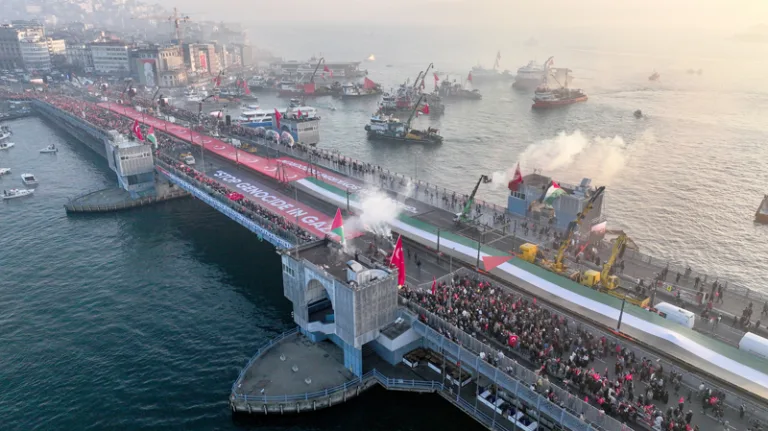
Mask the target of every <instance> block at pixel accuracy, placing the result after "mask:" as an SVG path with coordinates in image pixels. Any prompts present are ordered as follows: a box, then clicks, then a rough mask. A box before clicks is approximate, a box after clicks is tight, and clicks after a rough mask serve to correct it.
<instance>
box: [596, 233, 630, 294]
mask: <svg viewBox="0 0 768 431" xmlns="http://www.w3.org/2000/svg"><path fill="white" fill-rule="evenodd" d="M626 246H627V234H625V233H622V234H621V235H619V236H618V237H617V238H616V241H615V242H614V243H613V250H611V257H609V258H608V261H607V262H605V264H604V265H603V271H602V272H601V273H600V282H601V283H600V285H601V287H602V288H603V289H607V290H613V289H616V288H617V287H619V277H617V276H615V275H609V274H610V273H611V268H612V267H613V264H614V263H616V258H617V257H618V256H620V255H621V256H623V255H624V248H625V247H626Z"/></svg>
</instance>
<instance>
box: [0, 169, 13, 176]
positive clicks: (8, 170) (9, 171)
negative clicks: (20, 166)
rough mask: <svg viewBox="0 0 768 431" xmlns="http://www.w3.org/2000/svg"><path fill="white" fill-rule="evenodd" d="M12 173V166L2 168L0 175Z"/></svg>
mask: <svg viewBox="0 0 768 431" xmlns="http://www.w3.org/2000/svg"><path fill="white" fill-rule="evenodd" d="M10 173H11V168H0V177H2V176H3V175H8V174H10Z"/></svg>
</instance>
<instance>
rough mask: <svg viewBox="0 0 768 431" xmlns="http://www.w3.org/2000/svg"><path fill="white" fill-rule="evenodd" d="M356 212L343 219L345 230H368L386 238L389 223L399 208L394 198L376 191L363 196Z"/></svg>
mask: <svg viewBox="0 0 768 431" xmlns="http://www.w3.org/2000/svg"><path fill="white" fill-rule="evenodd" d="M357 212H358V213H359V215H357V216H355V217H351V218H349V219H348V220H345V221H344V230H345V231H347V232H362V231H369V232H373V233H374V234H376V235H380V236H384V237H387V238H388V237H390V235H391V231H390V228H389V224H390V223H392V222H394V221H395V220H396V219H397V216H398V215H399V214H400V212H401V209H400V208H399V206H398V202H397V201H396V200H394V199H392V198H390V197H389V196H388V195H387V194H386V193H384V192H382V191H376V192H373V193H370V194H368V195H366V196H365V197H363V199H362V200H361V201H360V204H359V208H358V211H357Z"/></svg>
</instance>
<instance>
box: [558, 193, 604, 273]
mask: <svg viewBox="0 0 768 431" xmlns="http://www.w3.org/2000/svg"><path fill="white" fill-rule="evenodd" d="M604 191H605V186H600V187H598V188H597V190H595V192H594V193H593V194H592V196H591V197H590V198H589V200H588V201H587V203H586V205H584V209H582V210H581V212H580V213H578V214H577V215H576V220H574V221H572V222H570V223H569V224H568V231H567V232H566V235H565V238H563V242H561V243H560V248H559V249H558V250H557V254H556V255H555V259H554V261H552V263H551V264H550V265H548V266H549V269H551V270H552V271H554V272H556V273H558V274H560V273H562V272H563V271H565V265H563V258H564V257H565V250H567V249H568V246H569V245H570V244H571V240H572V239H573V233H574V232H575V231H576V229H577V228H578V227H579V226H581V222H582V221H584V218H585V217H586V216H587V214H589V212H590V211H592V206H593V205H594V204H595V201H596V200H597V198H599V197H600V196H601V195H602V194H603V192H604Z"/></svg>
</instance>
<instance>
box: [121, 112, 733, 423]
mask: <svg viewBox="0 0 768 431" xmlns="http://www.w3.org/2000/svg"><path fill="white" fill-rule="evenodd" d="M124 112H125V111H124ZM124 112H123V113H124ZM158 128H159V126H158ZM180 135H181V136H190V135H188V134H186V133H180ZM194 141H195V138H194V136H193V139H192V142H194ZM199 142H202V143H203V145H210V146H211V150H209V151H211V154H210V155H209V156H208V162H207V163H208V164H206V165H205V168H204V169H205V170H204V172H206V173H207V172H208V170H209V169H210V171H211V174H207V175H210V176H211V177H213V178H214V181H220V183H219V184H221V185H222V186H223V185H224V184H242V183H243V179H247V180H248V183H249V184H250V185H256V186H257V187H261V186H263V185H265V184H264V183H265V181H266V183H267V184H266V187H270V186H269V183H272V182H274V183H276V184H278V186H277V188H278V189H279V188H280V187H283V186H279V184H281V181H280V179H279V178H278V176H277V175H276V174H275V173H274V172H275V171H270V170H269V168H270V165H269V164H267V165H266V166H265V168H263V169H262V173H261V174H259V173H258V172H259V169H258V168H256V169H254V173H253V174H250V173H248V172H245V171H243V168H239V167H238V165H239V162H240V158H239V157H240V156H239V153H238V152H237V151H235V153H234V154H227V153H226V152H224V153H222V154H218V155H217V154H215V153H216V151H217V149H216V146H219V144H217V143H216V142H213V141H211V142H206V138H202V137H201V138H200V139H199ZM261 147H263V148H265V151H273V153H272V156H271V157H272V158H273V159H274V160H280V159H281V158H282V157H275V155H277V154H279V153H280V152H281V151H286V153H285V157H286V158H287V157H290V158H291V159H293V160H295V161H291V162H290V163H287V162H288V161H285V159H284V158H283V160H284V162H281V163H282V165H286V166H288V167H289V169H288V170H286V171H285V172H283V173H282V174H283V175H284V176H285V177H289V176H292V175H293V176H294V177H293V178H292V180H295V181H299V180H307V179H310V180H313V181H316V180H317V179H319V178H325V179H329V178H335V180H333V182H335V183H336V184H339V183H345V184H348V185H351V186H353V187H356V188H358V190H359V189H362V188H363V187H362V186H363V185H365V182H366V176H367V175H366V174H362V175H359V177H361V178H358V179H355V178H353V176H350V177H346V179H344V180H342V179H340V177H339V175H342V174H343V173H342V172H339V171H340V170H345V168H341V169H340V168H339V166H338V164H337V163H334V162H333V160H332V159H331V160H328V161H326V162H321V161H322V160H323V159H324V158H323V157H317V156H314V157H306V158H307V159H309V160H315V162H314V164H315V166H318V165H321V163H323V164H327V165H329V166H330V167H328V166H325V167H324V168H325V169H329V171H326V170H323V171H320V170H319V168H312V167H310V166H307V165H302V164H301V163H300V162H299V161H300V160H301V159H302V157H303V156H308V154H304V155H302V154H301V152H299V153H296V151H295V149H290V148H280V147H274V148H270V146H268V145H266V142H265V143H263V144H262V145H261ZM222 150H223V149H221V150H218V151H219V152H220V151H222ZM200 156H201V157H200V158H201V159H202V158H203V157H205V156H203V155H202V154H200ZM232 159H234V160H232ZM225 160H227V162H226V163H224V164H221V161H225ZM258 160H259V159H250V160H248V159H246V160H244V162H245V163H247V164H252V163H255V165H256V166H258V165H260V163H261V162H260V161H258ZM232 161H234V162H235V165H234V170H229V171H228V169H230V168H231V167H232V165H231V163H232ZM245 163H244V164H245ZM333 165H336V168H335V169H336V173H335V174H331V173H330V169H331V168H333ZM227 166H229V168H228V167H227ZM246 166H247V165H246ZM273 166H275V165H273ZM167 168H170V169H173V168H171V167H170V166H167ZM313 169H316V170H315V171H313ZM351 170H352V169H350V171H351ZM222 171H223V172H224V173H225V174H226V175H222V174H221V172H222ZM160 172H161V173H162V170H160ZM182 173H183V171H182ZM217 173H218V178H219V179H218V180H216V179H215V178H216V175H215V174H217ZM267 173H270V174H267ZM307 173H310V174H313V175H310V176H309V178H308V175H307ZM265 174H266V177H265ZM187 175H188V174H187ZM253 175H255V176H253ZM259 175H261V177H260V178H259ZM312 176H314V177H315V178H312ZM368 176H369V177H373V178H374V179H373V181H370V182H372V183H376V180H375V178H376V177H377V176H378V174H372V175H368ZM169 177H170V176H169ZM170 178H172V177H170ZM393 178H394V177H393ZM234 180H237V181H234ZM322 182H323V181H316V182H315V184H316V185H317V184H320V183H322ZM393 182H394V181H391V182H390V184H391V183H393ZM180 186H181V187H183V186H182V185H180ZM272 187H273V189H272V190H273V191H276V190H275V186H272ZM241 190H247V189H241ZM260 190H268V188H264V189H261V188H260ZM311 192H312V188H311V187H308V188H307V189H306V190H301V193H302V194H301V196H299V194H298V193H299V190H298V189H297V190H296V191H295V192H294V193H295V194H296V196H294V198H296V197H298V198H299V199H298V200H299V201H302V202H304V203H308V202H312V206H314V207H315V208H317V209H319V210H320V211H321V212H323V213H325V214H331V213H332V209H333V206H329V205H328V204H327V203H326V204H323V203H322V202H321V201H320V200H319V199H318V195H319V194H318V193H317V190H314V194H315V196H311V195H312V193H311ZM275 194H277V195H278V196H279V192H278V193H275ZM246 196H247V194H246ZM348 196H349V195H348ZM415 196H416V197H417V196H418V193H417V194H416V195H415ZM281 197H283V198H286V199H289V198H288V197H287V196H281ZM352 199H353V200H354V199H356V197H354V196H353V198H352ZM409 199H410V200H409ZM426 200H430V201H434V198H432V199H422V200H419V199H414V198H413V197H412V198H408V199H406V200H405V201H404V204H405V205H406V206H408V207H411V208H415V211H416V215H415V218H416V219H417V220H418V217H419V216H422V218H423V219H424V220H425V221H428V222H430V223H437V224H438V226H440V223H439V221H440V220H445V224H444V225H443V226H444V228H445V234H440V233H438V236H439V237H441V238H445V239H444V241H446V242H448V241H451V240H456V237H454V236H453V235H456V232H451V226H452V223H453V221H452V218H453V211H452V210H451V211H449V210H443V212H442V213H441V212H439V211H438V213H437V214H432V213H434V209H430V208H435V207H434V206H433V205H430V204H427V203H426V202H422V201H426ZM438 200H439V199H438ZM347 205H348V206H349V203H348V204H347ZM480 205H482V204H480ZM353 206H354V204H353ZM446 207H448V208H449V206H447V205H446ZM419 208H421V211H420V210H419ZM452 209H454V208H452ZM427 213H430V214H431V215H427ZM441 214H442V215H441ZM313 224H316V223H315V222H313ZM491 224H492V223H491ZM500 228H501V232H496V233H495V235H497V236H496V237H490V238H493V239H489V240H488V241H486V242H485V244H489V243H494V244H496V245H495V247H498V248H502V249H509V250H515V249H516V248H515V247H516V246H517V245H519V244H520V241H527V239H525V238H519V237H518V236H517V235H518V234H517V233H516V230H517V228H516V227H515V223H505V224H503V225H502V226H500ZM270 230H272V231H274V229H270ZM510 230H511V231H512V232H510ZM488 232H490V233H488ZM478 233H479V232H476V233H475V235H477V234H478ZM493 234H494V233H493V229H489V230H488V231H487V232H486V235H493ZM472 235H473V233H472V232H471V230H470V231H467V232H460V233H459V236H466V237H468V239H470V240H471V239H472ZM521 235H522V233H521ZM321 236H322V235H321V234H319V233H318V234H316V238H318V239H317V240H315V241H321V240H320V239H319V238H320V237H321ZM286 238H287V237H286ZM294 238H295V237H294ZM267 239H268V238H267ZM477 239H480V240H481V241H476V244H480V242H483V241H482V238H477ZM509 239H511V240H512V242H511V243H509V244H505V241H507V240H509ZM354 240H355V241H365V240H366V238H365V235H364V236H363V237H357V238H355V239H354ZM367 240H368V241H371V238H367ZM294 241H295V239H294ZM373 241H376V240H373ZM310 244H311V241H310ZM444 244H445V243H444ZM315 247H317V245H315ZM412 247H413V248H414V250H420V251H421V253H423V254H422V256H423V261H428V259H429V258H428V257H427V256H430V251H429V250H428V249H426V248H423V246H421V245H418V244H417V243H413V244H412ZM481 247H485V246H483V245H481ZM438 248H439V246H438ZM289 249H290V248H289ZM360 249H365V247H360ZM433 259H434V260H435V263H436V264H437V262H440V263H441V264H442V265H445V263H446V262H445V260H446V257H445V255H443V256H440V255H435V256H434V257H433ZM450 259H451V258H450V257H449V262H451V260H450ZM311 260H313V259H310V261H311ZM459 264H460V261H458V260H457V262H456V266H457V267H458V266H459ZM649 264H651V265H645V266H646V271H650V272H651V274H650V275H649V276H650V277H652V276H653V273H652V271H653V269H654V268H653V267H652V262H649ZM321 265H327V264H321ZM414 265H415V262H414ZM414 265H412V266H414ZM421 265H422V264H419V265H415V266H416V269H415V270H413V269H410V270H409V271H408V272H409V274H413V273H414V272H416V273H419V274H421V273H422V270H423V268H422V266H421ZM449 265H451V266H452V262H451V263H450V264H449ZM464 265H467V266H478V267H479V266H480V265H472V264H471V262H464ZM436 267H438V268H439V266H437V265H436ZM629 268H630V267H629V265H627V266H626V267H625V270H624V271H625V273H626V272H627V271H628V270H629ZM640 268H641V266H640V265H638V266H637V268H636V269H635V271H640ZM432 271H433V272H430V273H427V274H424V278H423V279H418V278H417V279H415V280H411V281H412V282H414V283H423V284H431V283H430V282H429V275H435V276H436V277H437V276H439V277H440V278H442V277H444V276H445V274H444V273H443V271H445V269H442V271H441V272H438V271H434V270H432ZM452 272H454V271H453V270H451V269H450V268H449V270H448V273H452ZM410 276H411V277H413V275H410ZM689 276H690V274H689ZM410 284H411V282H409V285H410ZM535 294H536V297H537V298H539V300H540V301H556V299H557V298H554V297H551V296H549V297H548V296H547V295H546V294H542V292H536V293H535ZM396 301H397V300H396ZM561 301H562V300H561ZM405 308H406V309H407V308H408V307H407V306H406V307H405ZM305 311H306V310H305ZM294 313H296V309H295V311H294ZM578 314H582V313H578ZM406 317H407V316H406ZM339 318H340V316H339ZM410 323H411V324H415V326H417V327H418V324H417V323H419V322H414V316H413V315H411V316H410ZM598 323H602V322H599V320H598ZM326 324H327V323H325V324H321V325H326ZM602 324H603V325H604V326H608V327H610V326H611V323H602ZM723 326H725V325H723ZM382 329H383V328H382ZM382 332H386V330H382ZM735 335H736V334H730V335H729V334H724V335H723V337H724V338H726V339H731V340H734V337H735ZM316 341H317V340H316ZM488 349H489V350H488V352H491V351H493V350H492V349H491V348H490V347H489V348H488ZM374 350H375V349H374ZM483 351H484V350H483V349H475V352H474V354H473V355H474V357H475V358H476V357H478V356H477V355H479V354H480V353H482V352H483ZM440 352H441V351H440V350H439V349H437V350H436V351H435V353H436V354H439V353H440ZM405 353H408V352H405ZM278 356H280V355H278ZM436 357H437V356H436ZM347 359H348V358H345V359H344V361H345V364H344V365H345V368H346V366H347V363H346V362H347ZM454 359H459V358H458V357H456V356H454V357H452V358H450V359H449V360H447V361H446V362H450V361H453V360H454ZM281 362H282V361H281ZM360 362H361V363H360V364H359V369H356V368H354V367H353V369H355V371H357V373H356V374H355V375H356V376H358V377H357V378H358V379H359V381H358V384H359V385H363V386H365V385H370V384H373V382H374V380H375V381H376V382H378V383H379V384H380V385H383V386H387V385H389V383H387V382H388V381H389V380H387V379H397V378H402V376H401V375H400V374H398V371H396V370H395V371H392V372H393V373H394V374H390V375H389V376H388V377H387V374H386V372H384V371H381V370H384V369H386V368H381V367H383V366H384V365H381V366H380V367H379V368H376V367H374V368H366V367H365V361H362V360H361V361H360ZM394 362H397V361H394ZM389 365H390V366H395V365H394V364H392V363H390V364H389ZM694 365H699V366H700V365H701V364H694ZM671 366H674V365H671ZM380 368H381V370H380ZM395 368H397V367H395ZM696 368H698V367H696ZM374 370H375V372H373V371H374ZM244 371H245V370H244ZM364 371H365V372H364ZM433 371H434V370H433ZM480 371H482V370H480ZM372 372H373V373H372ZM365 373H372V374H368V377H366V380H365V382H364V381H363V379H362V377H363V376H364V375H366V374H365ZM467 373H468V374H474V376H475V378H477V376H478V375H479V374H480V373H479V372H478V370H477V369H474V373H473V371H472V370H467ZM409 375H410V376H411V377H414V378H412V379H410V380H412V381H413V382H414V383H413V386H416V383H415V382H416V381H418V382H419V384H418V385H421V386H423V385H426V384H427V383H424V382H431V383H429V385H432V386H430V388H433V387H434V385H436V384H437V382H439V381H440V380H430V379H428V378H425V377H424V375H423V374H422V375H421V379H418V378H415V377H416V375H413V374H405V376H409ZM371 376H379V377H373V378H372V377H371ZM432 377H433V378H434V376H432ZM486 377H488V376H486ZM700 378H701V377H693V376H692V379H700ZM353 380H354V378H353V379H352V380H350V381H353ZM405 380H408V379H405ZM382 382H384V383H382ZM305 384H306V383H305ZM345 384H346V383H344V384H342V386H343V385H345ZM440 384H443V385H444V382H443V383H440ZM496 384H499V382H496ZM299 386H300V385H299ZM336 386H337V385H334V386H333V387H336ZM693 386H695V383H691V387H693ZM347 389H349V387H347ZM432 390H433V389H430V391H432ZM507 390H509V388H507ZM434 391H435V392H441V391H445V389H444V388H441V389H436V388H435V389H434ZM343 393H344V394H346V393H347V392H346V391H345V392H343ZM233 394H234V395H237V394H236V392H234V393H233ZM305 394H306V392H305ZM289 395H290V396H297V395H298V396H300V395H301V394H283V396H284V397H286V396H289ZM344 396H346V395H342V397H344ZM305 397H308V396H307V395H305ZM256 398H258V396H257V397H256ZM481 398H482V397H481ZM329 403H330V401H329ZM284 404H285V403H284ZM248 405H250V404H247V403H246V405H243V406H242V409H245V410H247V409H248V407H247V406H248ZM275 405H277V404H275ZM483 405H484V404H483ZM305 407H306V405H305ZM250 408H251V410H252V411H253V410H254V409H253V406H251V407H250ZM275 408H278V409H279V408H280V407H275ZM262 409H263V407H262ZM282 409H285V406H283V407H282ZM268 410H269V408H268ZM475 410H476V409H475ZM489 412H490V410H489ZM473 414H474V415H475V416H477V417H480V418H481V419H479V420H481V422H482V421H483V419H482V418H483V417H482V416H481V415H479V414H478V413H477V412H475V413H473ZM487 417H488V416H487V415H486V418H487ZM491 422H492V424H491V426H494V425H493V421H491ZM600 426H602V425H600ZM616 426H620V425H616ZM499 429H501V428H499ZM505 429H506V428H505ZM510 429H511V428H510ZM573 429H578V428H573ZM603 429H613V428H603ZM616 429H620V428H616Z"/></svg>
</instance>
